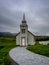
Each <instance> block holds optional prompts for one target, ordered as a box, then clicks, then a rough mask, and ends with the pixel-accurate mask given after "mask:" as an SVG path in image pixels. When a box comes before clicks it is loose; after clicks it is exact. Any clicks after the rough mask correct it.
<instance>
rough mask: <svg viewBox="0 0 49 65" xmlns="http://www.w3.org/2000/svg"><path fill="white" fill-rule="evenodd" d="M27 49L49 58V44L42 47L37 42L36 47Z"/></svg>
mask: <svg viewBox="0 0 49 65" xmlns="http://www.w3.org/2000/svg"><path fill="white" fill-rule="evenodd" d="M27 49H28V50H30V51H31V52H34V53H37V54H40V55H44V56H48V57H49V44H48V45H42V44H39V43H38V42H36V43H35V45H32V46H28V47H27Z"/></svg>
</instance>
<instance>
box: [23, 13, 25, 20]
mask: <svg viewBox="0 0 49 65" xmlns="http://www.w3.org/2000/svg"><path fill="white" fill-rule="evenodd" d="M23 21H25V13H23Z"/></svg>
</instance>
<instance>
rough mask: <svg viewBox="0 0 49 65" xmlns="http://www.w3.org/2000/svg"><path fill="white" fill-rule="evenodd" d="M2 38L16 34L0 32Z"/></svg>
mask: <svg viewBox="0 0 49 65" xmlns="http://www.w3.org/2000/svg"><path fill="white" fill-rule="evenodd" d="M2 36H16V33H10V32H0V37H2Z"/></svg>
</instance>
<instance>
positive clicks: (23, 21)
mask: <svg viewBox="0 0 49 65" xmlns="http://www.w3.org/2000/svg"><path fill="white" fill-rule="evenodd" d="M22 23H26V20H25V13H23V20H22Z"/></svg>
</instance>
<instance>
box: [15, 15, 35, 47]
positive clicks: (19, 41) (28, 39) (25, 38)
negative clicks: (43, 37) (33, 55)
mask: <svg viewBox="0 0 49 65" xmlns="http://www.w3.org/2000/svg"><path fill="white" fill-rule="evenodd" d="M34 38H35V35H34V34H32V33H31V32H30V31H28V25H27V22H26V20H25V14H23V20H22V22H21V24H20V32H19V33H18V34H17V35H16V45H20V46H27V45H34V43H35V39H34Z"/></svg>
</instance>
